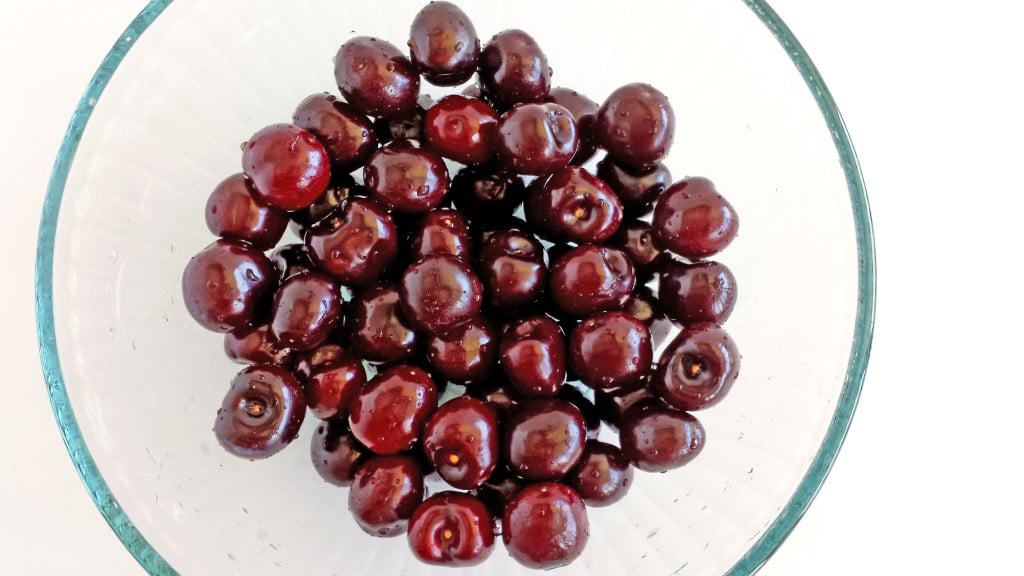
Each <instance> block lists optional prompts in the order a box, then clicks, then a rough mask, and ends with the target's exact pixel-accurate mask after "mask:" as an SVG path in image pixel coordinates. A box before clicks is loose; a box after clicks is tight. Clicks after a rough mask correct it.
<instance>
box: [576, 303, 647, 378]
mask: <svg viewBox="0 0 1024 576" xmlns="http://www.w3.org/2000/svg"><path fill="white" fill-rule="evenodd" d="M651 356H652V352H651V335H650V332H649V331H648V329H647V326H646V325H644V323H643V322H641V321H640V320H637V319H636V318H635V317H633V316H631V315H629V314H627V313H625V312H617V311H616V312H601V313H598V314H595V315H594V316H591V317H589V318H587V319H586V320H584V321H583V322H581V323H580V324H579V325H578V326H576V328H575V329H574V330H573V331H572V337H571V338H570V340H569V359H570V363H571V364H572V369H573V372H574V373H575V374H576V376H577V377H578V378H579V379H580V380H582V381H583V383H584V384H586V385H587V386H590V387H591V388H595V389H599V390H601V389H609V388H619V387H622V386H630V385H633V384H636V383H637V382H639V381H640V379H641V378H642V377H643V376H644V375H645V374H647V372H648V371H650V369H651Z"/></svg>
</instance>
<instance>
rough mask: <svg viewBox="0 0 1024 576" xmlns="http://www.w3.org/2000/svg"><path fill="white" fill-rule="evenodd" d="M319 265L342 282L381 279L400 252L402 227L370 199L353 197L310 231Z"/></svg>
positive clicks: (358, 283)
mask: <svg viewBox="0 0 1024 576" xmlns="http://www.w3.org/2000/svg"><path fill="white" fill-rule="evenodd" d="M305 240H306V245H307V246H308V247H309V251H310V253H311V254H312V256H313V261H314V262H315V263H316V264H317V266H318V267H319V268H320V269H321V270H323V271H324V272H327V273H328V274H331V275H333V276H334V277H335V278H337V279H338V280H339V281H340V282H341V283H342V284H351V285H356V286H363V285H366V284H369V283H371V282H373V281H374V280H376V279H377V278H379V277H380V276H381V275H382V274H383V273H384V270H385V269H386V267H387V266H388V264H390V263H391V261H392V260H394V258H395V255H396V254H398V228H397V227H396V226H395V222H394V220H392V219H391V216H389V215H388V213H387V212H386V211H385V210H384V209H383V208H381V207H380V206H379V205H378V204H377V203H376V202H374V201H372V200H370V199H368V198H352V199H350V200H348V201H346V202H345V203H344V205H343V206H342V207H341V208H340V209H339V210H338V212H336V213H335V214H334V215H333V216H331V217H329V218H327V219H325V220H323V221H321V222H319V223H317V224H314V225H313V226H311V227H310V228H309V230H307V231H306V238H305Z"/></svg>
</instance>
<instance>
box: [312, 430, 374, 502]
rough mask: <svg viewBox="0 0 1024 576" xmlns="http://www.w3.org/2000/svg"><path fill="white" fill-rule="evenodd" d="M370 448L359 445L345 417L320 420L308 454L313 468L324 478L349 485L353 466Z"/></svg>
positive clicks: (357, 464) (353, 474) (342, 484)
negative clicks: (325, 420) (343, 418)
mask: <svg viewBox="0 0 1024 576" xmlns="http://www.w3.org/2000/svg"><path fill="white" fill-rule="evenodd" d="M369 454H370V451H369V450H367V449H366V448H364V447H363V446H360V445H359V442H357V441H356V439H355V438H353V437H352V433H351V432H349V429H348V423H347V422H346V421H344V420H328V421H327V422H321V423H320V424H319V425H318V426H317V427H316V430H314V431H313V441H312V443H311V444H310V447H309V456H310V459H311V460H312V461H313V468H315V469H316V471H317V474H320V477H321V478H323V479H324V480H325V481H327V482H330V483H331V484H334V485H335V486H348V485H350V484H352V480H353V479H354V478H355V477H356V470H357V469H358V468H359V465H360V464H362V463H363V461H365V460H366V458H367V457H368V456H369Z"/></svg>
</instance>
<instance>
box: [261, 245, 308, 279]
mask: <svg viewBox="0 0 1024 576" xmlns="http://www.w3.org/2000/svg"><path fill="white" fill-rule="evenodd" d="M270 261H271V262H273V263H274V267H275V268H277V272H278V274H279V275H280V276H281V280H282V281H284V280H287V279H289V278H291V277H292V276H294V275H296V274H302V273H303V272H312V271H313V270H314V268H315V267H314V266H313V259H312V257H311V256H310V255H309V249H308V248H306V245H305V244H285V245H284V246H278V247H277V248H276V249H274V251H273V252H271V253H270Z"/></svg>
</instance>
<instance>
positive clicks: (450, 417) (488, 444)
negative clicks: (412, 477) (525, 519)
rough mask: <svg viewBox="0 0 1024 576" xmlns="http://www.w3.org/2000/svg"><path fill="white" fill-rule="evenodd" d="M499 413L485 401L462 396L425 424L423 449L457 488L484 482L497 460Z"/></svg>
mask: <svg viewBox="0 0 1024 576" xmlns="http://www.w3.org/2000/svg"><path fill="white" fill-rule="evenodd" d="M498 440H499V438H498V414H497V412H495V411H494V408H491V406H489V405H488V404H487V403H486V402H484V401H482V400H477V399H476V398H470V397H468V396H460V397H458V398H455V399H454V400H451V401H449V402H446V403H444V404H442V405H441V407H440V408H438V409H437V412H434V415H433V416H431V417H430V420H428V421H427V424H426V426H425V427H424V428H423V440H422V441H423V451H424V453H425V454H426V455H427V459H428V460H430V462H431V464H432V465H433V466H434V469H435V470H437V473H438V474H439V475H440V476H441V478H443V479H444V480H445V481H446V482H448V483H449V484H451V485H452V486H453V487H455V488H459V489H461V490H469V489H471V488H476V487H478V486H480V485H481V484H483V483H484V481H485V480H487V479H488V478H489V477H490V476H491V472H493V471H494V467H495V466H496V465H497V464H498V459H499V458H500V452H499V450H498Z"/></svg>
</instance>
